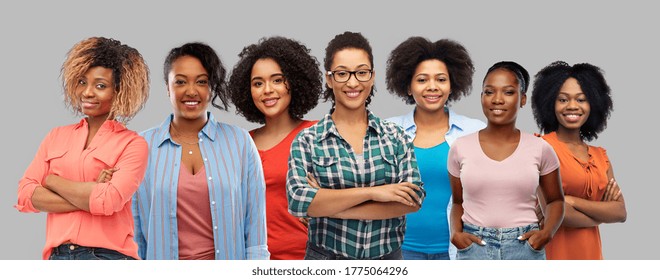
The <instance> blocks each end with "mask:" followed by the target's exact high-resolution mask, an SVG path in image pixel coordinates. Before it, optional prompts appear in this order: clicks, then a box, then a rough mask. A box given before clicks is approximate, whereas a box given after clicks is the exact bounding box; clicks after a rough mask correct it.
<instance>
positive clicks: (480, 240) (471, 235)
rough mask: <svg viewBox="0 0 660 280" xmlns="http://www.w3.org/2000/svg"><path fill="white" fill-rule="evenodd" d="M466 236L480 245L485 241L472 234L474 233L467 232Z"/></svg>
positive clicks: (484, 243)
mask: <svg viewBox="0 0 660 280" xmlns="http://www.w3.org/2000/svg"><path fill="white" fill-rule="evenodd" d="M468 237H469V238H470V241H472V242H474V243H477V244H479V245H481V246H484V245H486V241H483V240H482V239H481V238H479V237H477V236H476V235H474V234H469V233H468Z"/></svg>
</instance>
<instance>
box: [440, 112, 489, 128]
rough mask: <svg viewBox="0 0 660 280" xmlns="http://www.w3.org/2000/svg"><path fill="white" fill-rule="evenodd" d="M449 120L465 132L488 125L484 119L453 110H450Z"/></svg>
mask: <svg viewBox="0 0 660 280" xmlns="http://www.w3.org/2000/svg"><path fill="white" fill-rule="evenodd" d="M449 121H450V122H451V123H452V124H454V125H456V126H457V127H459V128H460V129H462V130H463V131H464V132H465V133H472V132H475V131H478V130H481V129H483V128H485V127H486V123H484V122H483V121H481V120H479V119H475V118H470V117H467V116H465V115H461V114H457V113H456V112H454V111H453V110H449Z"/></svg>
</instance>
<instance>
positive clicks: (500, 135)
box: [482, 122, 520, 140]
mask: <svg viewBox="0 0 660 280" xmlns="http://www.w3.org/2000/svg"><path fill="white" fill-rule="evenodd" d="M519 132H520V130H519V129H518V128H516V123H515V122H512V123H510V124H505V125H493V124H491V123H488V125H487V126H486V128H484V129H483V130H482V133H486V134H488V135H492V136H495V137H496V138H497V139H502V140H509V139H513V138H517V137H518V134H519Z"/></svg>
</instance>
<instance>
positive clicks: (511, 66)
mask: <svg viewBox="0 0 660 280" xmlns="http://www.w3.org/2000/svg"><path fill="white" fill-rule="evenodd" d="M497 69H506V70H508V71H510V72H511V73H513V74H514V75H516V79H517V80H518V85H519V86H520V93H521V94H526V93H527V89H528V88H529V72H527V70H526V69H525V67H522V66H521V65H520V64H518V63H515V62H513V61H500V62H498V63H495V64H493V66H491V67H490V68H488V71H486V75H485V76H484V80H483V81H482V84H483V83H484V82H486V78H488V75H490V72H493V71H495V70H497Z"/></svg>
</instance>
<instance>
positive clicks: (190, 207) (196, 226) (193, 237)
mask: <svg viewBox="0 0 660 280" xmlns="http://www.w3.org/2000/svg"><path fill="white" fill-rule="evenodd" d="M176 217H177V230H178V232H179V259H181V260H213V259H215V245H214V243H213V242H214V239H213V218H212V217H211V203H210V200H209V186H208V184H207V183H206V169H204V166H203V165H202V168H201V169H200V170H198V171H197V174H192V173H190V171H188V168H187V167H185V166H183V164H182V166H181V168H180V170H179V184H178V190H177V197H176Z"/></svg>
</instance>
